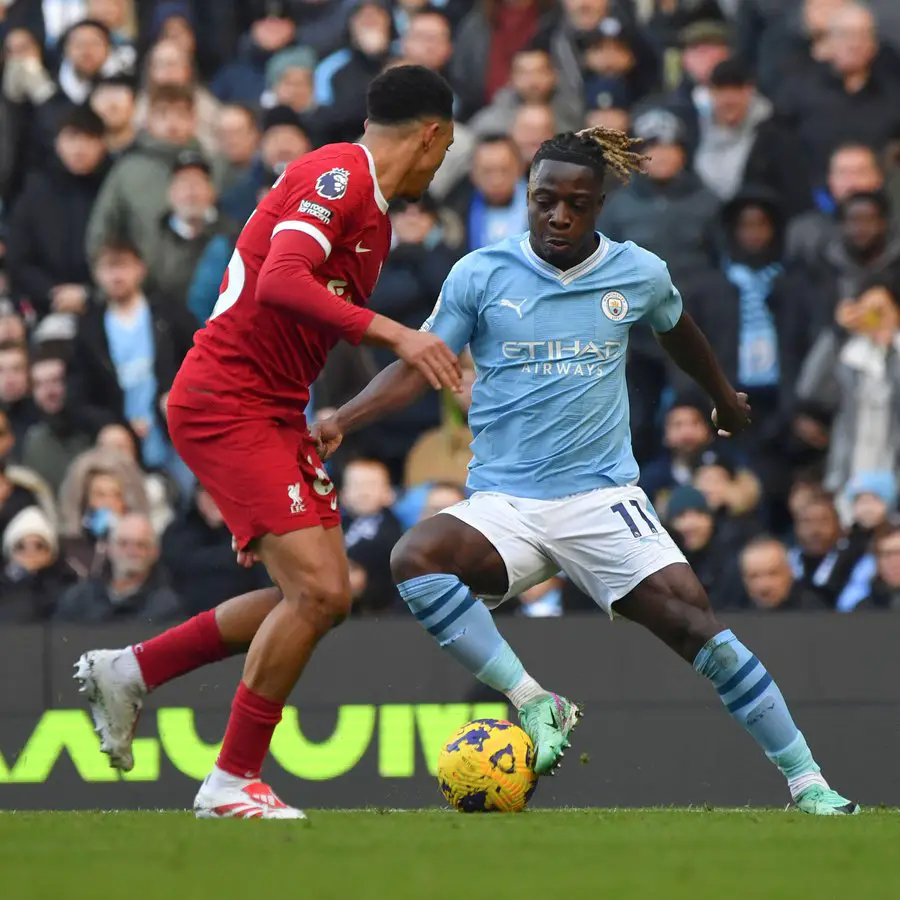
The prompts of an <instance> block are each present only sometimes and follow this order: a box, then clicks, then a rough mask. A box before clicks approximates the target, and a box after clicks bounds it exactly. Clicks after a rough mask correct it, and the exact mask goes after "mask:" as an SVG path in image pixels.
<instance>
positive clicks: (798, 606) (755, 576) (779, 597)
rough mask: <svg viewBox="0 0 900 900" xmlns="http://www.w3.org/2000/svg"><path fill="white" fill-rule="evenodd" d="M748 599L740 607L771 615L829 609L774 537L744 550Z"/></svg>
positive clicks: (743, 570) (758, 540) (754, 542)
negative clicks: (798, 576)
mask: <svg viewBox="0 0 900 900" xmlns="http://www.w3.org/2000/svg"><path fill="white" fill-rule="evenodd" d="M740 571H741V579H742V581H743V588H744V596H743V597H741V598H739V600H738V602H737V603H736V604H735V605H737V606H744V607H749V608H751V609H759V610H765V611H767V612H797V611H799V610H818V611H822V610H825V609H827V608H828V607H827V606H826V605H825V604H824V603H823V602H822V600H821V599H820V598H819V597H818V596H817V595H816V594H815V593H814V592H813V591H812V590H810V589H809V587H808V586H807V585H806V584H805V583H804V582H803V581H801V580H800V579H798V578H797V577H796V574H795V572H794V571H792V568H791V563H790V561H789V559H788V551H787V548H786V547H785V546H784V544H782V543H781V541H779V540H777V539H776V538H773V537H765V536H762V537H758V538H756V539H754V540H752V541H750V543H749V544H747V546H746V547H744V549H743V550H742V551H741V555H740Z"/></svg>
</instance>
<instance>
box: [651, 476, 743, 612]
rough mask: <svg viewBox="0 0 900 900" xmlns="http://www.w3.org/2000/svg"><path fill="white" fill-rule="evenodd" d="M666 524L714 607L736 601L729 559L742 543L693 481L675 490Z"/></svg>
mask: <svg viewBox="0 0 900 900" xmlns="http://www.w3.org/2000/svg"><path fill="white" fill-rule="evenodd" d="M666 527H667V528H668V529H669V531H670V532H671V534H672V537H673V538H674V539H675V541H676V543H677V544H678V546H679V547H680V548H681V551H682V552H683V553H684V555H685V558H686V559H687V561H688V563H690V565H691V567H692V568H693V570H694V572H696V573H697V577H698V578H699V579H700V583H701V584H702V585H703V588H704V590H705V591H706V593H707V595H708V596H709V599H710V603H711V604H712V605H713V606H714V607H717V608H718V607H722V606H727V605H729V604H731V603H734V593H735V580H734V577H733V574H734V573H733V567H732V565H731V563H730V560H731V559H732V558H733V556H734V553H735V551H736V550H737V549H738V548H739V547H740V546H741V545H740V544H739V543H736V542H735V541H734V540H731V539H729V537H728V536H727V535H723V533H722V532H721V531H720V529H719V528H718V524H717V517H716V515H715V514H714V513H713V511H712V510H711V509H710V506H709V503H708V502H707V499H706V497H705V496H704V495H703V494H702V493H701V492H700V491H699V490H697V488H695V487H691V485H680V486H679V487H677V488H675V490H674V491H672V495H671V496H670V497H669V501H668V503H667V505H666Z"/></svg>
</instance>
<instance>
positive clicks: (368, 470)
mask: <svg viewBox="0 0 900 900" xmlns="http://www.w3.org/2000/svg"><path fill="white" fill-rule="evenodd" d="M395 499H396V497H395V494H394V490H393V488H392V487H391V481H390V473H389V472H388V469H387V467H386V466H385V465H384V464H383V463H382V462H380V461H379V460H377V459H358V460H354V461H352V462H350V463H348V464H347V466H346V467H345V469H344V473H343V477H342V479H341V506H342V509H343V511H344V513H345V516H344V521H343V528H344V543H345V545H346V547H347V557H348V559H349V560H350V588H351V591H352V592H353V601H354V612H356V613H362V614H366V613H377V612H382V611H384V610H386V609H390V608H391V607H395V608H398V609H399V606H400V598H399V596H398V594H397V591H396V588H395V587H394V582H393V579H392V578H391V567H390V560H391V550H392V549H393V547H394V544H396V543H397V541H398V540H400V537H401V535H402V533H403V529H402V528H401V527H400V523H399V522H398V521H397V517H396V516H395V515H394V514H393V513H392V512H391V510H390V506H391V504H392V503H393V502H394V500H395Z"/></svg>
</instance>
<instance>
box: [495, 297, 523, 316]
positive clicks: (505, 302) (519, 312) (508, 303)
mask: <svg viewBox="0 0 900 900" xmlns="http://www.w3.org/2000/svg"><path fill="white" fill-rule="evenodd" d="M526 303H527V300H520V301H519V302H518V303H514V302H513V301H512V300H507V299H506V298H505V297H504V298H503V299H502V300H501V301H500V305H501V306H506V307H508V308H509V309H514V310H515V311H516V315H517V316H518V317H519V318H520V319H521V318H522V307H523V306H524V305H525V304H526Z"/></svg>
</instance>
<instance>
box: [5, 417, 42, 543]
mask: <svg viewBox="0 0 900 900" xmlns="http://www.w3.org/2000/svg"><path fill="white" fill-rule="evenodd" d="M15 446H16V436H15V434H13V430H12V428H11V427H10V424H9V419H8V418H7V417H6V414H5V413H4V412H3V411H2V410H0V539H2V536H3V532H4V531H5V530H6V528H7V526H8V525H9V523H10V522H11V521H12V520H13V519H14V518H15V517H16V516H17V515H18V514H19V513H20V512H21V511H22V510H23V509H25V508H26V507H29V506H40V507H41V509H43V510H44V512H45V513H47V515H48V516H50V517H51V518H52V517H53V516H54V514H55V510H54V507H53V498H52V496H51V494H50V490H49V488H48V487H47V485H46V484H44V482H42V481H41V479H40V478H39V477H38V475H37V474H36V473H34V472H32V471H31V469H28V468H26V467H24V466H18V465H15V464H14V453H13V451H14V450H15Z"/></svg>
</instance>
